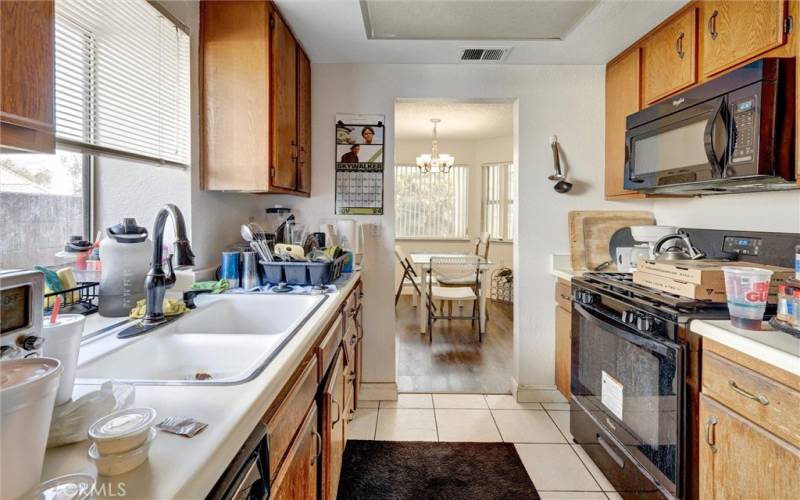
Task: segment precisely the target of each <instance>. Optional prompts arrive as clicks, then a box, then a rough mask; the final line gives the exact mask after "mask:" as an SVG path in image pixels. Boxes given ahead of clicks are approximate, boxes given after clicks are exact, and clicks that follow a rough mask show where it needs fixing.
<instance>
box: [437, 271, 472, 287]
mask: <svg viewBox="0 0 800 500" xmlns="http://www.w3.org/2000/svg"><path fill="white" fill-rule="evenodd" d="M438 280H439V283H441V284H443V285H474V284H475V283H476V281H477V278H476V276H475V275H474V274H473V275H472V276H466V277H464V278H446V277H444V276H439V277H438Z"/></svg>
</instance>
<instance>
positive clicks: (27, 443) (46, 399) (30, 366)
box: [0, 358, 62, 498]
mask: <svg viewBox="0 0 800 500" xmlns="http://www.w3.org/2000/svg"><path fill="white" fill-rule="evenodd" d="M61 371H62V368H61V363H60V362H59V361H58V360H57V359H53V358H25V359H12V360H6V361H0V415H2V417H1V418H0V435H2V436H3V439H0V463H2V464H3V480H2V481H0V498H17V497H19V496H21V495H22V494H23V493H25V492H26V491H28V490H30V489H32V488H34V487H36V485H38V484H39V481H40V478H41V476H42V465H43V464H44V452H45V448H46V447H47V433H48V431H49V429H50V419H51V417H52V415H53V406H54V403H55V400H56V393H57V392H58V383H59V376H60V375H61Z"/></svg>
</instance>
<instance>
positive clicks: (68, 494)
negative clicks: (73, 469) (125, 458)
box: [21, 474, 95, 500]
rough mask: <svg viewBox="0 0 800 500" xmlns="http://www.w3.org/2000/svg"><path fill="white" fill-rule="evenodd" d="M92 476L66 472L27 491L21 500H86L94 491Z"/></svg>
mask: <svg viewBox="0 0 800 500" xmlns="http://www.w3.org/2000/svg"><path fill="white" fill-rule="evenodd" d="M94 487H95V481H94V476H92V475H90V474H67V475H66V476H60V477H56V478H53V479H50V480H49V481H45V482H43V483H42V484H40V485H39V486H37V487H35V488H34V489H32V490H30V491H28V492H27V493H25V495H23V496H22V497H21V498H22V499H23V500H86V499H87V498H90V497H91V496H92V491H94Z"/></svg>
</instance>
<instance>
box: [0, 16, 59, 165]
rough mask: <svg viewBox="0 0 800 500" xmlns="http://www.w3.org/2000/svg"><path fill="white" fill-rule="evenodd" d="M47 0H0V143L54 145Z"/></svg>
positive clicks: (28, 148) (33, 147)
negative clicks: (0, 0)
mask: <svg viewBox="0 0 800 500" xmlns="http://www.w3.org/2000/svg"><path fill="white" fill-rule="evenodd" d="M54 36H55V17H54V9H53V2H52V0H46V1H30V0H23V1H17V0H3V1H2V2H0V75H2V77H0V82H2V83H0V147H2V149H3V150H4V151H24V152H36V153H53V152H54V151H55V111H54V108H55V104H54V103H55V38H54Z"/></svg>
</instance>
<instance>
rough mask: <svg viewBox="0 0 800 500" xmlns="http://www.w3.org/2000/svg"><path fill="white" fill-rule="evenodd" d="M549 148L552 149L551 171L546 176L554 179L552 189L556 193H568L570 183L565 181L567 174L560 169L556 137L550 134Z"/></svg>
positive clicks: (570, 187) (570, 186)
mask: <svg viewBox="0 0 800 500" xmlns="http://www.w3.org/2000/svg"><path fill="white" fill-rule="evenodd" d="M550 149H551V150H552V151H553V173H552V174H551V175H549V176H548V177H547V178H548V179H549V180H551V181H556V183H555V185H554V186H553V189H555V190H556V192H557V193H561V194H564V193H568V192H569V191H570V190H571V189H572V183H571V182H567V180H566V178H567V176H566V175H565V174H564V172H563V171H562V170H561V158H560V155H559V152H558V137H556V136H554V135H551V136H550Z"/></svg>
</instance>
